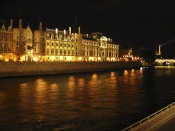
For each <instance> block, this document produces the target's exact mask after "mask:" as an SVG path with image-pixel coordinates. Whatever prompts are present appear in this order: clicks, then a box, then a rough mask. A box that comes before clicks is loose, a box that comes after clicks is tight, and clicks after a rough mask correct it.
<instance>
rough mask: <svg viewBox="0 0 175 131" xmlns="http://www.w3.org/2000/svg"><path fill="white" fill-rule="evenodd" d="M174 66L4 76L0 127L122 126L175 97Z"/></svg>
mask: <svg viewBox="0 0 175 131" xmlns="http://www.w3.org/2000/svg"><path fill="white" fill-rule="evenodd" d="M174 85H175V70H174V69H142V68H141V69H139V70H135V69H132V70H120V71H109V72H94V73H82V74H67V75H54V76H37V77H23V78H22V77H16V78H1V79H0V130H91V131H92V130H121V129H123V128H125V127H127V126H129V125H131V124H133V123H134V122H137V121H138V120H141V119H142V118H144V117H146V116H148V115H150V114H152V113H154V112H156V111H157V110H159V109H161V108H163V107H164V106H167V105H168V104H170V103H172V102H174V99H175V86H174Z"/></svg>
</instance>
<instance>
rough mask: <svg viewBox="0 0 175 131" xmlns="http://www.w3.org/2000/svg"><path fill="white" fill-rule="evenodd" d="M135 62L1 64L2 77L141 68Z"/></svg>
mask: <svg viewBox="0 0 175 131" xmlns="http://www.w3.org/2000/svg"><path fill="white" fill-rule="evenodd" d="M140 67H141V63H140V62H139V61H137V62H136V61H133V62H0V77H11V76H29V75H49V74H65V73H79V72H91V71H107V70H118V69H132V68H140Z"/></svg>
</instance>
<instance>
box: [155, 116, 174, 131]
mask: <svg viewBox="0 0 175 131" xmlns="http://www.w3.org/2000/svg"><path fill="white" fill-rule="evenodd" d="M155 131H175V116H174V117H173V118H171V119H170V120H168V121H167V122H165V123H164V124H162V125H161V126H159V127H158V128H157V129H156V130H155Z"/></svg>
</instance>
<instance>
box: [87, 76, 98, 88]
mask: <svg viewBox="0 0 175 131" xmlns="http://www.w3.org/2000/svg"><path fill="white" fill-rule="evenodd" d="M97 85H98V76H97V74H93V75H92V76H91V80H90V81H89V87H90V88H91V87H92V88H94V87H97Z"/></svg>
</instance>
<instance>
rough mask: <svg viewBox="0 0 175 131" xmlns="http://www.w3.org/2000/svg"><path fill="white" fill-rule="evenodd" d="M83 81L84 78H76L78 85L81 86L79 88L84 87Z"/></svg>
mask: <svg viewBox="0 0 175 131" xmlns="http://www.w3.org/2000/svg"><path fill="white" fill-rule="evenodd" d="M84 83H85V82H84V78H79V79H78V87H81V88H82V87H84Z"/></svg>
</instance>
